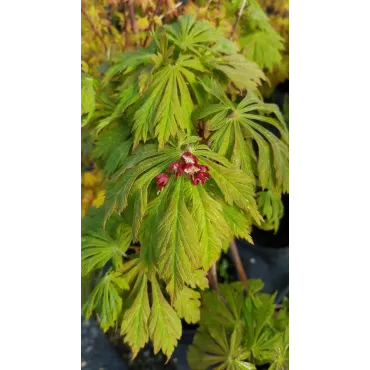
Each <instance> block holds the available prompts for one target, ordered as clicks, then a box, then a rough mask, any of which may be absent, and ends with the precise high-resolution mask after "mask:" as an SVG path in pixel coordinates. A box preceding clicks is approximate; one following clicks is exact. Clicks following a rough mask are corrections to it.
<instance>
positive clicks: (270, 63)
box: [240, 28, 284, 71]
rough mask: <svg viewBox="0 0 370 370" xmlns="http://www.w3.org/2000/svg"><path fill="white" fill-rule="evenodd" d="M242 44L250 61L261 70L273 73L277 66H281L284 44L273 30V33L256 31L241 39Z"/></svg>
mask: <svg viewBox="0 0 370 370" xmlns="http://www.w3.org/2000/svg"><path fill="white" fill-rule="evenodd" d="M240 44H241V46H242V47H243V48H246V52H247V57H248V59H249V60H252V61H254V62H256V63H257V64H258V65H259V66H260V67H261V68H266V69H267V70H268V71H272V70H273V68H274V67H275V66H279V64H280V62H281V58H282V56H281V52H282V50H284V43H283V39H282V37H281V36H280V35H279V34H278V33H277V32H276V31H274V30H273V29H272V28H271V32H266V31H256V32H253V33H250V34H248V35H247V36H245V37H241V38H240Z"/></svg>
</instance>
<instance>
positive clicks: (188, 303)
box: [174, 287, 200, 324]
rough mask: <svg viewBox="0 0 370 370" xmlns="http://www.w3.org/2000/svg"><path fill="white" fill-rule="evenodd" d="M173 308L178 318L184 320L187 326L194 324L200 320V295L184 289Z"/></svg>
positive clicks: (186, 288)
mask: <svg viewBox="0 0 370 370" xmlns="http://www.w3.org/2000/svg"><path fill="white" fill-rule="evenodd" d="M174 307H175V309H176V312H177V314H178V315H179V317H180V318H182V319H184V320H185V321H186V322H187V323H188V324H196V323H197V322H198V321H199V320H200V309H199V307H200V293H199V292H197V291H195V290H193V289H190V288H188V287H184V288H183V290H182V291H181V293H180V294H179V296H178V298H177V300H176V302H175V304H174Z"/></svg>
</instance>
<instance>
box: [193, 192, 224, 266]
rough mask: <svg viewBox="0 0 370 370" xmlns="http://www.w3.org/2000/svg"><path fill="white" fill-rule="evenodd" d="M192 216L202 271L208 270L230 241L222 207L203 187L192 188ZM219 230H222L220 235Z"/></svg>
mask: <svg viewBox="0 0 370 370" xmlns="http://www.w3.org/2000/svg"><path fill="white" fill-rule="evenodd" d="M190 189H191V195H192V211H191V213H192V216H193V218H194V220H195V223H196V225H197V228H198V232H199V240H200V248H201V251H202V253H201V264H202V267H203V269H204V270H206V271H207V270H209V268H210V267H211V265H212V263H214V262H216V261H217V260H218V259H219V257H220V255H221V251H222V249H223V247H224V246H225V243H226V245H227V244H228V242H229V241H230V240H229V238H228V236H229V235H228V233H227V232H226V230H228V229H229V226H228V223H227V222H226V220H225V218H224V216H223V211H222V205H221V204H220V203H219V202H218V201H217V200H215V199H213V198H212V197H211V196H210V195H208V193H207V191H206V190H205V188H204V187H203V186H192V187H191V188H190ZM220 230H224V232H223V233H220V232H219V231H220Z"/></svg>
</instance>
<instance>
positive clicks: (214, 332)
mask: <svg viewBox="0 0 370 370" xmlns="http://www.w3.org/2000/svg"><path fill="white" fill-rule="evenodd" d="M249 354H250V353H249V351H246V350H245V349H243V346H242V330H241V328H240V327H236V328H235V329H234V330H233V332H232V334H231V336H229V335H228V333H227V331H226V330H225V328H224V327H222V326H214V327H208V328H207V329H204V328H203V329H201V330H199V331H198V332H197V333H196V335H195V337H194V341H193V344H192V345H191V346H190V348H189V351H188V362H189V365H190V367H191V369H192V370H198V369H199V370H201V369H202V370H203V369H208V368H210V366H212V367H213V366H216V365H217V367H213V368H215V369H219V370H221V369H222V370H223V369H225V370H246V369H247V370H255V369H256V367H255V366H254V364H252V363H250V362H248V361H247V359H248V357H249Z"/></svg>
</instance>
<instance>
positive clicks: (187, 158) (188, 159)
mask: <svg viewBox="0 0 370 370" xmlns="http://www.w3.org/2000/svg"><path fill="white" fill-rule="evenodd" d="M188 163H190V164H197V163H198V158H197V157H196V156H195V155H194V154H192V153H190V152H184V153H183V155H182V156H181V158H180V165H181V166H183V165H184V164H188Z"/></svg>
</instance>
